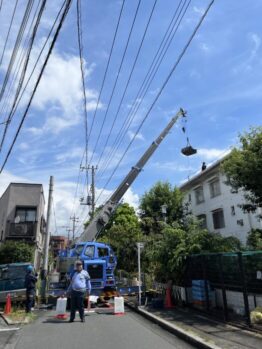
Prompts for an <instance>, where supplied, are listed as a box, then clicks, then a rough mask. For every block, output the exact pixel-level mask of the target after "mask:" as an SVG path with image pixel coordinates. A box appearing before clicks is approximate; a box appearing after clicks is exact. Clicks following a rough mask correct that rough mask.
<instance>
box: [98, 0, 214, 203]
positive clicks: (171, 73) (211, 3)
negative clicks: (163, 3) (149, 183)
mask: <svg viewBox="0 0 262 349" xmlns="http://www.w3.org/2000/svg"><path fill="white" fill-rule="evenodd" d="M214 1H215V0H212V1H211V2H210V3H209V5H208V7H207V9H206V10H205V12H204V14H203V15H202V16H201V18H200V20H199V22H198V24H197V25H196V27H195V29H194V31H193V33H192V34H191V36H190V37H189V40H188V41H187V43H186V45H185V46H184V48H183V50H182V51H181V53H180V55H179V56H178V59H177V60H176V62H175V64H174V65H173V67H172V69H171V70H170V72H169V74H168V75H167V77H166V79H165V81H164V83H163V84H162V86H161V88H160V90H159V92H158V93H157V95H156V97H155V99H154V101H153V103H152V104H151V106H150V108H149V109H148V111H147V113H146V115H145V116H144V118H143V120H142V122H141V123H140V125H139V127H138V128H137V131H136V133H135V134H134V136H133V138H132V139H131V141H130V143H129V144H128V146H127V148H126V149H125V152H124V154H123V155H122V157H121V158H120V160H119V161H118V163H117V165H116V167H115V169H114V170H113V172H112V174H111V176H110V177H109V179H108V180H107V182H106V184H105V186H104V187H103V190H102V191H101V193H100V195H99V196H98V198H97V201H98V200H99V198H100V196H101V195H102V193H103V191H104V190H105V188H106V187H107V185H108V184H109V183H110V181H111V179H112V177H113V176H114V174H115V172H116V170H117V169H118V167H119V165H120V163H121V162H122V160H123V158H124V157H125V155H126V153H127V152H128V150H129V148H130V147H131V145H132V144H133V142H134V140H135V138H136V136H137V134H138V133H139V131H140V129H141V128H142V126H143V124H144V123H145V121H146V119H147V118H148V116H149V114H150V112H151V111H152V109H153V107H154V105H155V104H156V102H157V100H158V99H159V97H160V95H161V94H162V92H163V90H164V88H165V87H166V85H167V83H168V82H169V80H170V78H171V76H172V75H173V73H174V71H175V70H176V68H177V66H178V64H179V63H180V61H181V59H182V58H183V56H184V55H185V53H186V51H187V49H188V47H189V46H190V44H191V42H192V40H193V38H194V37H195V35H196V33H197V31H198V29H199V28H200V26H201V24H202V22H203V20H204V19H205V17H206V15H207V13H208V11H209V10H210V8H211V6H212V5H213V3H214Z"/></svg>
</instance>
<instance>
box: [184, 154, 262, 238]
mask: <svg viewBox="0 0 262 349" xmlns="http://www.w3.org/2000/svg"><path fill="white" fill-rule="evenodd" d="M222 161H223V159H220V160H219V161H217V162H215V163H214V164H212V165H210V166H208V167H207V168H206V169H205V170H202V171H201V172H200V173H198V174H197V175H195V176H194V177H192V178H191V179H189V180H188V181H187V182H185V183H184V184H182V185H181V186H180V189H181V191H182V192H183V193H185V198H184V201H185V203H188V205H189V210H190V211H191V212H192V214H193V215H194V216H196V217H198V218H200V219H202V222H203V226H204V227H205V228H207V229H208V231H210V232H220V233H221V234H222V235H223V236H229V235H233V236H235V237H237V238H238V239H240V240H241V241H242V242H243V243H245V242H246V237H247V233H248V232H249V231H250V230H251V229H252V228H253V229H256V228H259V229H262V220H260V219H259V218H258V215H261V209H257V210H256V212H253V213H252V212H246V213H244V212H243V210H242V209H241V208H240V207H239V205H241V204H246V203H247V202H246V200H245V197H244V193H243V191H242V190H238V191H236V190H234V189H232V187H231V186H229V185H227V184H226V177H225V175H224V174H223V173H222V172H221V169H220V164H221V162H222Z"/></svg>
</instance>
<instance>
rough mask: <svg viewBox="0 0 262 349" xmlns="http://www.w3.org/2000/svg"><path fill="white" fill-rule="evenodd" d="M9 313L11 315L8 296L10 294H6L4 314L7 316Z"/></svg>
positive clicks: (9, 296) (9, 297)
mask: <svg viewBox="0 0 262 349" xmlns="http://www.w3.org/2000/svg"><path fill="white" fill-rule="evenodd" d="M9 313H11V295H10V293H8V294H7V296H6V303H5V311H4V314H5V315H8V314H9Z"/></svg>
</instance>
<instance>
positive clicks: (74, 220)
mask: <svg viewBox="0 0 262 349" xmlns="http://www.w3.org/2000/svg"><path fill="white" fill-rule="evenodd" d="M70 219H71V220H72V221H73V230H72V231H73V237H72V239H73V241H74V239H75V231H76V223H78V222H79V217H76V215H75V214H74V215H73V217H70ZM68 235H69V234H68Z"/></svg>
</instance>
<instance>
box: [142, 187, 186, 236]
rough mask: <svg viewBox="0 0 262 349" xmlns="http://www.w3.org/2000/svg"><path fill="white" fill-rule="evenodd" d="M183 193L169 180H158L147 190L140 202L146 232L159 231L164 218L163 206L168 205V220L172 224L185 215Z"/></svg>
mask: <svg viewBox="0 0 262 349" xmlns="http://www.w3.org/2000/svg"><path fill="white" fill-rule="evenodd" d="M182 201H183V195H182V193H181V191H180V190H179V189H178V188H176V187H172V185H171V184H170V183H168V182H157V183H156V184H155V185H154V186H153V187H152V188H151V189H150V190H149V191H148V192H146V193H145V194H144V195H143V196H142V198H141V203H140V210H141V224H142V229H143V231H144V232H145V233H147V234H150V233H152V232H157V231H159V229H161V228H160V226H161V224H162V222H163V220H164V217H163V213H162V209H161V207H162V206H163V205H167V206H166V222H167V223H168V224H172V223H173V222H175V221H177V222H178V221H180V220H182V219H183V217H184V207H183V203H182Z"/></svg>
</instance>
